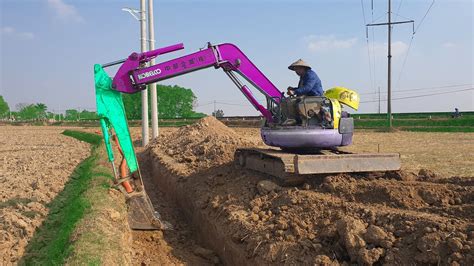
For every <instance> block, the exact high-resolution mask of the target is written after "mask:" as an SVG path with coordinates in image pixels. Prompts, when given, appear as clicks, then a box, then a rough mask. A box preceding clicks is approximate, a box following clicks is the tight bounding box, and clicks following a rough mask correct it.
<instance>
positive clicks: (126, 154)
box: [94, 43, 400, 230]
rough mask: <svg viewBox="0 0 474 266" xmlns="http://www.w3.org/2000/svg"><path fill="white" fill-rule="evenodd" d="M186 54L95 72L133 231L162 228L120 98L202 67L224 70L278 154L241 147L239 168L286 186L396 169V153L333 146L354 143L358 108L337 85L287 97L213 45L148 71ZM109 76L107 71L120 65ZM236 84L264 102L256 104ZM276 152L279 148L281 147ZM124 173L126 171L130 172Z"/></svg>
mask: <svg viewBox="0 0 474 266" xmlns="http://www.w3.org/2000/svg"><path fill="white" fill-rule="evenodd" d="M181 49H184V46H183V44H182V43H180V44H176V45H171V46H167V47H163V48H159V49H156V50H152V51H148V52H143V53H132V54H131V55H129V56H128V58H126V59H122V60H118V61H114V62H111V63H107V64H103V65H99V64H96V65H95V66H94V73H95V88H96V101H97V112H98V115H99V117H100V123H101V127H102V133H103V137H104V141H105V144H106V149H107V154H108V156H109V161H110V162H111V163H112V167H113V169H114V173H115V176H116V180H117V184H120V186H119V187H120V189H121V190H122V191H124V193H125V194H126V195H127V200H128V206H129V224H130V226H131V228H132V229H142V230H153V229H166V228H167V227H169V225H166V223H164V222H162V221H161V220H160V218H159V215H158V214H157V213H156V212H154V209H153V206H152V204H151V202H150V199H149V198H148V196H147V194H146V192H145V189H144V187H143V182H142V180H141V175H140V171H139V167H138V162H137V159H136V156H135V152H134V149H133V145H132V140H131V138H130V132H129V129H128V125H127V121H126V116H125V110H124V106H123V102H122V98H121V93H129V94H131V93H137V92H140V91H142V90H144V89H145V88H146V85H147V84H150V83H155V82H158V81H162V80H166V79H170V78H173V77H176V76H181V75H185V74H187V73H190V72H194V71H197V70H201V69H206V68H211V67H213V68H214V69H222V70H223V71H224V73H225V74H226V75H227V76H228V77H229V78H230V80H231V81H232V82H233V83H234V84H235V85H236V86H237V88H238V89H239V90H240V91H241V92H242V93H243V94H244V96H245V97H246V98H247V100H248V101H249V102H250V103H251V104H252V106H253V107H254V108H255V109H256V110H257V111H258V112H260V113H261V115H262V116H263V117H264V118H265V122H264V124H263V125H262V128H261V137H262V139H263V141H264V143H265V144H267V145H268V146H272V147H275V148H269V149H257V148H255V149H252V148H246V149H238V150H237V151H236V153H235V161H236V163H237V164H238V165H240V166H242V167H246V168H249V169H252V170H255V171H259V172H262V173H265V174H269V175H272V176H274V177H277V178H279V179H281V180H283V181H284V182H285V183H288V184H291V183H294V182H298V180H299V179H301V178H305V177H307V176H309V175H316V174H329V173H346V172H373V171H391V170H399V169H400V156H399V154H381V153H375V154H351V153H344V152H341V151H338V150H337V147H341V146H347V145H350V144H351V143H352V136H353V131H354V121H353V118H352V117H350V114H349V113H348V112H346V111H343V106H346V107H350V108H352V109H354V110H357V109H358V107H359V95H358V94H357V92H355V91H353V90H350V89H347V88H344V87H335V88H331V89H329V90H327V91H326V92H325V94H324V96H299V97H285V96H284V93H283V92H282V91H280V90H279V89H278V88H277V87H276V86H275V85H274V84H273V83H272V82H271V81H270V80H269V79H268V78H267V77H266V76H265V75H264V74H263V73H262V72H261V71H260V70H259V69H258V68H257V67H256V66H255V65H254V64H253V63H252V61H250V59H249V58H248V57H247V56H246V55H245V54H244V53H243V52H242V51H241V50H240V49H239V48H238V47H237V46H235V45H233V44H230V43H224V44H218V45H212V44H210V43H208V45H207V48H204V49H200V50H199V51H197V52H194V53H191V54H187V55H184V56H181V57H179V58H175V59H171V60H168V61H163V62H159V63H157V64H154V65H151V66H148V64H149V62H150V61H151V60H152V59H155V58H158V57H159V56H161V55H164V54H167V53H170V52H174V51H177V50H181ZM119 64H121V66H120V67H119V69H118V71H117V73H116V74H115V76H114V77H113V79H112V78H110V77H109V76H108V75H107V73H106V72H105V71H104V68H106V67H110V66H113V65H119ZM241 78H243V79H244V80H246V81H247V82H248V83H250V84H251V85H252V86H253V87H254V88H255V89H256V90H258V91H259V92H260V93H262V94H263V95H264V96H265V99H266V103H265V106H264V105H262V104H261V103H259V102H258V101H257V100H256V98H255V97H254V95H253V94H252V92H251V90H250V89H249V88H248V87H247V85H245V84H244V83H243V82H242V80H241ZM111 139H112V140H115V141H116V144H117V147H118V148H119V152H120V153H121V154H122V162H121V164H120V171H119V172H120V173H117V169H116V167H115V164H114V154H113V149H112V146H111ZM278 148H279V149H278ZM127 168H128V169H127Z"/></svg>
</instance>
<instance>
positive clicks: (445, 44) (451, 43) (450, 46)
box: [443, 42, 456, 48]
mask: <svg viewBox="0 0 474 266" xmlns="http://www.w3.org/2000/svg"><path fill="white" fill-rule="evenodd" d="M443 47H444V48H454V47H456V44H455V43H453V42H445V43H443Z"/></svg>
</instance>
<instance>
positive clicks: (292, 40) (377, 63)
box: [0, 0, 474, 115]
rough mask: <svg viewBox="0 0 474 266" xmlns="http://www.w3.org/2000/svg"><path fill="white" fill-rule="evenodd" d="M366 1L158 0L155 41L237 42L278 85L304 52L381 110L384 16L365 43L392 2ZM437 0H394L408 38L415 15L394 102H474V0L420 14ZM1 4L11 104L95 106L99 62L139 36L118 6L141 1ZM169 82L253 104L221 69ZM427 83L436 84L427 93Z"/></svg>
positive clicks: (400, 31)
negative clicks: (95, 72)
mask: <svg viewBox="0 0 474 266" xmlns="http://www.w3.org/2000/svg"><path fill="white" fill-rule="evenodd" d="M401 1H402V2H401ZM362 2H363V5H362V4H361V1H359V0H339V1H337V0H319V1H317V0H313V1H296V0H287V1H256V0H254V1H245V0H239V1H230V0H229V1H223V0H220V1H217V0H216V1H211V0H202V1H164V0H155V35H156V37H157V41H156V47H160V46H167V45H171V44H175V43H180V42H183V43H184V45H185V50H182V51H179V52H176V53H173V54H171V55H168V56H166V57H164V58H163V59H169V58H172V57H178V56H181V55H184V54H185V53H191V52H194V51H197V50H198V49H199V48H201V47H204V46H205V44H206V42H208V41H210V42H212V43H224V42H231V43H234V44H236V45H237V46H239V47H240V48H241V49H242V50H243V51H244V53H246V54H247V55H248V57H249V58H250V59H251V60H252V61H253V62H254V63H255V64H256V65H257V66H258V67H259V68H260V69H261V70H262V71H263V72H264V73H265V74H266V75H267V77H268V78H269V79H270V80H272V81H273V83H274V84H275V85H276V86H277V87H278V88H280V89H281V90H286V88H287V87H288V86H289V85H292V86H296V85H297V82H298V77H297V76H296V75H295V74H294V73H293V72H291V71H289V70H288V69H287V66H288V65H289V64H290V63H292V62H293V61H295V60H296V59H299V58H303V59H304V60H305V61H307V62H309V63H310V64H311V65H312V66H313V68H314V69H315V70H316V72H317V73H318V75H319V76H320V78H321V80H322V82H323V87H324V89H329V88H331V87H333V86H345V87H348V88H352V89H354V90H356V91H358V92H359V93H360V94H361V101H362V102H363V103H361V106H360V110H359V112H362V113H367V112H377V111H378V101H377V99H378V95H377V94H376V91H377V88H378V87H380V90H381V92H382V94H381V98H382V112H384V111H385V106H386V102H385V101H383V100H384V99H385V97H386V94H385V92H386V89H387V82H386V78H387V65H386V60H387V57H386V42H387V27H386V26H384V27H374V28H373V31H372V29H370V30H369V47H368V46H367V40H366V28H365V26H364V24H365V23H364V15H363V14H364V13H365V22H366V23H370V22H372V20H374V21H375V22H384V21H385V20H386V18H387V1H386V0H374V1H373V3H374V9H373V10H372V8H371V0H363V1H362ZM432 2H433V1H432V0H405V1H403V0H392V10H393V12H394V14H393V19H394V20H406V19H407V18H408V19H414V20H415V29H417V31H416V34H415V35H414V38H413V41H412V43H411V46H410V39H411V38H412V30H413V28H412V26H411V25H410V24H403V25H397V26H394V29H393V38H392V42H393V76H392V77H393V91H394V93H393V98H394V99H398V100H394V102H393V112H427V111H452V110H453V109H454V107H458V108H460V110H461V111H463V110H466V111H467V110H470V111H474V90H472V88H473V87H474V85H473V77H474V69H473V62H474V52H473V49H474V48H473V47H474V46H473V45H474V44H473V39H474V32H473V27H474V26H473V24H474V20H473V13H474V4H473V1H471V0H444V1H443V0H438V1H435V3H434V5H433V6H432V8H431V10H430V12H429V13H428V14H427V16H426V18H425V19H424V21H423V23H422V24H420V22H421V20H422V18H423V17H424V15H425V14H426V12H427V10H428V8H429V7H430V5H431V4H432ZM0 3H1V4H0V9H1V14H0V19H1V20H0V21H1V22H0V30H1V31H0V39H1V41H0V45H1V47H0V51H1V53H0V58H1V65H0V67H1V69H0V80H1V84H0V95H3V96H4V97H5V98H6V100H7V101H8V103H9V104H10V106H11V107H14V106H15V105H16V104H18V103H36V102H43V103H45V104H46V105H47V106H48V107H49V110H51V111H53V110H54V111H57V110H64V109H68V108H85V109H94V108H95V97H94V83H93V65H94V63H105V62H109V61H114V60H117V59H121V58H125V57H127V56H128V55H129V54H130V53H131V52H133V51H138V50H139V47H140V46H139V23H138V22H137V21H135V19H134V18H133V17H131V16H130V15H129V14H128V13H126V12H124V11H121V8H122V7H136V8H138V6H139V1H138V0H135V1H111V0H107V1H105V0H104V1H94V0H75V1H73V0H1V1H0ZM363 8H364V12H363ZM372 14H373V15H372ZM407 54H408V56H407ZM369 58H370V61H369ZM405 58H406V59H405ZM369 62H370V63H369ZM403 62H405V64H403ZM403 65H404V67H403V71H402V66H403ZM109 73H110V74H111V75H113V74H114V73H113V72H109ZM400 73H401V75H400ZM162 83H163V84H177V85H180V86H184V87H187V88H192V89H193V91H194V92H195V94H196V96H197V97H198V107H197V108H196V109H197V111H201V112H205V113H210V112H212V110H213V108H214V106H213V101H217V102H218V104H217V108H220V109H223V110H224V112H225V114H226V115H254V114H257V112H256V111H255V110H254V109H253V108H252V107H250V106H249V104H248V103H247V102H246V99H245V98H244V96H243V95H241V93H240V92H239V91H238V90H237V88H235V87H234V85H233V83H232V82H231V81H230V80H228V78H227V76H226V75H225V74H224V73H222V71H221V70H214V69H206V70H202V71H198V72H194V73H192V74H189V75H185V76H182V77H178V78H175V79H171V80H167V81H165V82H162ZM468 89H471V90H468ZM461 90H464V91H461ZM444 92H446V94H439V93H444ZM255 94H258V93H257V92H255ZM431 94H436V95H432V96H427V97H424V96H425V95H431ZM413 96H423V97H415V98H411V97H413ZM260 98H261V97H260ZM399 98H409V99H399Z"/></svg>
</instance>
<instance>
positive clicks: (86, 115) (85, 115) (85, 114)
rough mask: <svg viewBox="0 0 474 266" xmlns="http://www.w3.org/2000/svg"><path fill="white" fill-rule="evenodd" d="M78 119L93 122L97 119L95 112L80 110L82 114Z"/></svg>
mask: <svg viewBox="0 0 474 266" xmlns="http://www.w3.org/2000/svg"><path fill="white" fill-rule="evenodd" d="M79 117H80V119H81V120H94V119H98V118H99V117H98V116H97V113H96V112H91V111H87V110H82V112H81V113H80V114H79Z"/></svg>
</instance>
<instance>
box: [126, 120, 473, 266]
mask: <svg viewBox="0 0 474 266" xmlns="http://www.w3.org/2000/svg"><path fill="white" fill-rule="evenodd" d="M242 131H243V130H241V129H239V130H238V131H237V132H236V131H234V130H232V129H230V128H227V127H225V126H224V125H223V124H222V123H220V122H219V121H217V120H215V119H213V118H206V119H203V120H201V121H199V122H198V123H197V124H194V125H191V126H187V127H182V128H180V129H178V130H170V131H168V132H165V133H163V134H162V137H161V138H160V140H159V141H156V142H154V143H151V144H150V145H149V146H148V148H147V150H146V151H145V152H144V154H143V155H142V158H143V160H144V161H147V159H148V161H147V162H148V164H151V168H150V167H149V166H148V167H146V171H147V172H148V173H151V175H152V177H153V180H154V183H155V185H156V184H158V187H159V188H161V189H162V190H163V192H164V194H165V196H164V198H166V199H167V200H168V201H172V202H174V203H175V204H176V206H177V207H178V208H180V209H181V213H183V215H184V217H185V220H187V221H188V224H190V225H189V228H193V229H194V231H195V232H194V238H195V239H200V240H201V245H203V246H205V247H206V248H208V249H209V250H213V251H214V252H215V253H214V254H215V255H218V256H219V257H220V260H219V261H220V262H224V263H225V264H240V263H257V264H260V263H264V264H270V263H272V264H274V263H276V264H346V263H358V264H368V265H371V264H378V263H382V264H412V263H413V262H415V263H416V264H461V265H470V264H471V265H472V263H473V262H474V260H473V259H474V253H473V248H472V247H473V244H474V224H473V221H474V205H473V204H474V178H473V177H472V176H464V177H456V176H451V177H446V176H442V175H440V174H439V173H437V172H433V171H431V170H427V169H424V168H421V169H417V170H416V171H413V170H412V171H410V170H407V169H404V170H402V171H400V172H389V173H372V174H351V175H348V174H341V175H328V176H322V177H318V178H313V179H309V180H307V182H306V183H305V184H303V185H301V186H298V187H280V186H279V185H278V182H277V181H276V180H273V179H272V178H270V177H269V176H265V175H262V174H259V173H256V172H253V171H249V170H246V169H239V168H237V167H236V166H235V164H233V162H232V161H233V156H232V155H233V153H234V151H235V148H236V147H248V146H256V145H259V144H260V145H261V142H260V141H259V140H258V139H257V138H256V137H258V135H257V136H256V134H250V136H248V135H247V136H245V135H244V134H241V132H242ZM381 134H385V136H387V137H392V136H393V135H390V134H387V133H381ZM395 134H403V133H395ZM410 134H411V133H407V134H406V135H408V136H409V135H410ZM368 135H370V134H369V133H368ZM463 137H464V138H465V140H466V142H465V144H466V145H471V146H472V145H473V144H472V143H473V142H472V140H473V135H472V134H463ZM469 139H470V140H471V142H469V143H468V141H467V140H469ZM356 141H357V139H356ZM402 141H403V140H402ZM435 142H436V140H432V141H430V143H431V144H433V143H435ZM387 143H388V142H387ZM420 144H421V145H424V144H423V143H420ZM390 145H395V144H393V143H391V144H390ZM433 145H434V144H433ZM355 148H357V146H356V147H355ZM413 148H414V149H416V147H413ZM464 148H465V147H464ZM471 148H473V147H471ZM471 151H472V150H471ZM451 152H452V153H454V155H451V158H452V156H454V157H456V156H458V154H456V151H455V150H452V151H451ZM404 156H407V157H408V158H410V160H415V162H414V163H415V164H416V163H418V164H419V161H418V162H416V157H410V154H405V155H404ZM428 156H431V155H428ZM407 157H405V158H407ZM451 158H450V159H451ZM471 158H472V157H471ZM450 159H448V160H450ZM469 160H471V162H472V159H468V158H464V159H462V162H460V163H466V162H469ZM446 170H449V171H452V172H454V171H455V170H451V169H446ZM458 170H460V169H458ZM166 195H167V196H166ZM190 201H192V202H190ZM210 227H211V228H213V229H209V228H210ZM165 234H167V233H165ZM169 234H172V232H170V233H169ZM213 256H214V255H212V256H209V258H208V262H209V263H216V262H217V260H215V259H214V257H213ZM213 260H215V261H213ZM135 262H136V263H140V261H135Z"/></svg>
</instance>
